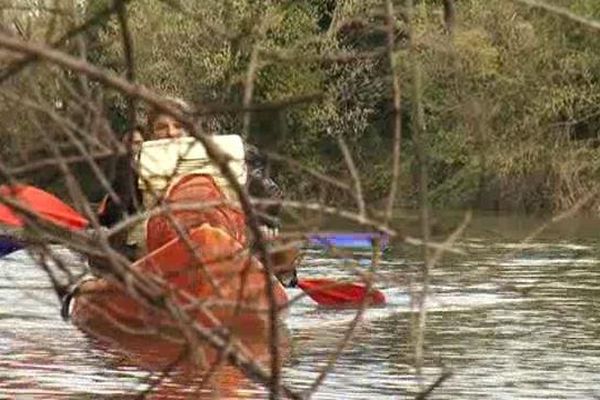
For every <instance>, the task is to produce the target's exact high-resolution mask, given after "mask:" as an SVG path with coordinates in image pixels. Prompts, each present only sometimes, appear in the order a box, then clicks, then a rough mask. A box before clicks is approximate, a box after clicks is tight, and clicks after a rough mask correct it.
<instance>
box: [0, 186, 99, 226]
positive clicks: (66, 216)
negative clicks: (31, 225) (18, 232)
mask: <svg viewBox="0 0 600 400" xmlns="http://www.w3.org/2000/svg"><path fill="white" fill-rule="evenodd" d="M0 196H3V197H8V198H11V199H12V200H16V201H18V202H20V203H22V204H23V206H24V207H27V208H29V209H31V210H32V211H33V212H36V213H38V214H39V215H40V217H41V218H43V219H46V220H48V221H52V222H54V223H56V224H58V225H61V226H63V227H66V228H71V229H82V228H85V227H86V226H87V225H88V220H87V219H86V218H84V217H82V216H81V215H79V213H78V212H77V211H75V210H74V209H73V208H71V207H69V206H68V205H67V204H65V203H64V202H63V201H62V200H60V199H59V198H57V197H56V196H54V195H52V194H50V193H48V192H45V191H43V190H41V189H38V188H36V187H34V186H29V185H14V186H8V185H2V186H0ZM0 223H2V224H5V225H9V226H15V227H21V226H23V220H22V219H21V218H20V217H19V215H18V214H16V213H15V212H14V211H13V210H12V209H11V208H10V207H8V206H6V205H4V204H0Z"/></svg>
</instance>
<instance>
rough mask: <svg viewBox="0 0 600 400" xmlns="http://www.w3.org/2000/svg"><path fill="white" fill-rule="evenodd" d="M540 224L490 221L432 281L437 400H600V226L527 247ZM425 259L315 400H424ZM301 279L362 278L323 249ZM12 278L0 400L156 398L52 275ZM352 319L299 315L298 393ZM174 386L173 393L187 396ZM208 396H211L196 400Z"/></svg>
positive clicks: (253, 392)
mask: <svg viewBox="0 0 600 400" xmlns="http://www.w3.org/2000/svg"><path fill="white" fill-rule="evenodd" d="M541 222H543V221H541V220H535V219H528V218H516V217H478V218H476V219H475V220H474V221H473V223H472V224H471V227H470V228H469V229H468V231H467V232H466V234H465V236H464V237H463V238H462V239H461V240H460V242H459V243H458V248H460V249H461V250H463V251H464V252H465V254H464V255H451V256H449V257H446V258H444V259H443V260H442V262H441V263H440V264H439V265H438V266H437V268H436V269H435V271H434V272H433V277H432V279H433V281H432V290H431V291H432V295H431V298H430V299H429V301H428V305H429V307H428V308H429V316H428V321H427V334H426V361H425V367H424V371H423V373H424V381H425V383H430V382H432V381H433V380H435V378H436V377H437V376H439V375H440V374H441V373H442V372H443V371H446V370H450V371H452V373H453V375H452V377H451V378H450V379H448V380H447V381H446V382H445V383H444V384H443V386H442V387H441V388H439V389H438V390H436V391H435V393H434V394H433V395H432V397H431V398H434V399H450V398H452V399H457V398H460V399H480V398H492V399H517V398H518V399H527V398H536V399H540V398H548V399H549V398H552V399H558V398H568V399H590V398H600V379H598V376H600V341H599V340H598V339H599V338H600V323H599V322H600V321H599V320H600V311H599V310H600V309H599V308H598V307H597V306H598V302H599V301H600V297H599V296H598V295H599V294H600V293H598V292H599V283H600V234H599V233H600V220H598V219H593V218H585V219H575V220H570V221H566V222H564V223H561V224H560V225H559V226H553V227H551V229H549V230H548V231H546V232H544V233H543V234H542V235H541V236H540V237H538V238H536V239H534V240H533V241H532V242H530V243H528V244H525V245H524V244H521V243H520V240H521V239H522V238H523V237H525V236H527V234H528V233H529V232H531V231H532V230H533V229H535V228H536V227H537V226H539V224H540V223H541ZM63 253H64V254H65V255H66V252H64V251H63ZM418 254H419V253H418V251H416V250H415V249H410V248H407V247H405V246H404V245H401V244H395V245H394V248H393V249H392V251H390V252H388V253H386V255H385V257H384V261H383V263H382V266H381V281H380V283H379V284H378V287H380V288H382V289H383V290H384V292H385V293H386V295H387V297H388V304H387V305H386V306H385V307H382V308H377V309H371V310H369V311H368V312H367V313H366V314H365V316H364V320H363V322H362V323H361V325H360V328H359V329H358V330H357V332H356V335H355V336H354V338H353V340H352V342H351V344H350V346H349V348H348V349H347V350H346V351H345V352H344V353H343V355H342V357H341V358H340V360H339V361H338V364H337V366H336V368H335V369H334V370H333V371H332V373H331V374H330V375H329V376H328V378H327V379H326V380H325V382H324V384H323V386H322V387H321V388H320V390H319V391H318V392H317V393H316V394H315V396H314V398H317V399H364V398H383V399H385V398H390V399H392V398H398V397H405V396H407V395H409V394H411V393H414V391H416V390H418V388H419V380H418V379H417V378H416V376H415V371H414V368H413V367H412V366H411V365H412V361H411V360H412V358H411V357H412V353H413V351H412V348H411V345H410V328H409V326H410V325H409V324H410V320H411V317H412V316H413V313H412V312H411V309H410V301H409V300H410V296H409V288H408V286H409V285H408V282H410V280H411V279H410V277H411V276H413V275H414V274H415V271H416V270H417V269H418V267H419V265H420V262H419V257H418ZM66 256H67V257H71V259H72V260H73V261H72V262H73V263H76V262H77V261H76V259H75V258H73V257H72V256H69V255H66ZM365 257H366V255H365ZM301 273H302V274H303V275H312V276H318V275H320V276H327V277H347V276H349V275H350V270H349V268H348V267H347V266H344V265H343V263H342V262H340V261H339V260H335V259H332V258H330V257H329V256H327V255H326V254H323V253H321V252H319V251H312V252H310V253H309V254H308V256H307V257H306V259H305V261H304V265H303V269H302V270H301ZM0 276H1V279H0V398H11V399H12V398H17V399H20V398H23V399H49V398H52V399H67V398H68V399H92V398H93V399H121V398H135V397H136V396H139V394H140V393H143V392H144V391H145V390H146V389H147V388H148V384H149V383H148V382H149V381H148V377H149V373H148V372H147V371H144V370H142V369H139V368H136V367H135V366H132V365H129V364H128V363H126V362H123V359H122V357H121V356H120V355H119V354H118V353H113V352H109V351H104V350H101V348H100V347H99V346H98V345H97V343H95V342H94V341H93V340H91V339H89V338H87V337H86V336H85V335H84V334H82V333H81V332H80V331H79V330H77V329H76V328H74V327H73V326H71V325H70V324H68V323H65V322H63V321H62V320H61V319H60V317H59V314H58V306H57V301H56V298H55V295H54V293H53V292H52V289H51V288H50V286H49V284H48V283H47V281H46V279H45V276H44V274H43V272H41V271H40V270H39V269H38V268H36V267H35V265H34V264H33V263H32V262H31V261H30V260H29V259H28V258H27V256H26V254H25V253H22V252H20V253H15V254H13V255H12V256H10V257H7V258H5V259H4V260H2V261H0ZM353 316H354V312H352V311H350V310H345V311H339V310H337V311H335V310H325V309H318V308H316V307H314V305H313V304H311V303H310V302H309V301H308V300H306V301H301V302H300V303H298V304H296V305H294V307H293V308H292V310H291V313H290V316H289V318H288V319H287V321H286V324H287V328H288V331H289V337H290V340H291V344H290V354H289V356H287V358H286V361H285V367H284V376H285V381H286V382H287V383H288V384H289V385H290V386H291V387H292V388H294V389H296V390H304V389H306V388H307V387H309V386H310V384H311V383H312V381H313V380H314V379H315V378H316V377H317V376H318V374H319V372H320V369H321V368H322V367H323V366H324V365H325V364H326V362H327V359H328V355H329V354H330V353H331V352H332V351H333V350H334V349H335V348H336V346H337V343H338V341H339V340H340V338H341V337H343V335H344V329H345V327H346V325H347V323H348V322H349V321H350V320H352V318H353ZM234 381H235V380H233V379H232V380H231V382H234ZM222 382H224V383H223V385H227V384H228V382H229V381H228V379H227V376H224V377H222ZM165 384H166V385H169V382H167V383H165ZM171 386H172V387H171V390H169V392H170V393H177V392H180V393H184V394H185V391H186V390H187V389H188V388H186V387H178V386H177V384H176V383H174V382H173V383H172V385H171ZM229 389H230V390H227V391H226V393H227V394H225V396H226V397H230V398H263V397H265V393H264V390H262V389H261V388H260V387H259V386H256V385H253V384H250V383H244V384H240V383H239V382H237V381H235V387H233V388H229ZM202 396H204V397H205V398H210V397H211V393H203V394H202V395H197V396H194V397H192V398H197V397H202ZM204 397H203V398H204Z"/></svg>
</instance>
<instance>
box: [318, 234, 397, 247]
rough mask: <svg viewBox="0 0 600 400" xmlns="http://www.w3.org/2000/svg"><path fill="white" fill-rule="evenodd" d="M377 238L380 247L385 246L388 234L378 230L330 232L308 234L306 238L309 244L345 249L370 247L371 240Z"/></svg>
mask: <svg viewBox="0 0 600 400" xmlns="http://www.w3.org/2000/svg"><path fill="white" fill-rule="evenodd" d="M376 238H379V241H380V245H381V248H382V249H385V248H387V246H388V244H389V239H390V238H389V236H388V235H386V234H384V233H378V232H361V233H356V232H331V233H316V234H313V235H310V236H309V238H308V240H309V243H310V245H311V246H317V247H339V248H346V249H370V248H371V247H372V246H373V240H374V239H376Z"/></svg>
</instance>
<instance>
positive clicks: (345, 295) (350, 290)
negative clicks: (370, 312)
mask: <svg viewBox="0 0 600 400" xmlns="http://www.w3.org/2000/svg"><path fill="white" fill-rule="evenodd" d="M298 287H300V289H302V290H303V291H304V292H306V294H307V295H308V296H309V297H310V298H312V299H313V300H314V301H316V302H317V303H318V304H319V305H323V306H360V305H361V304H362V303H363V301H365V297H366V302H367V305H381V304H385V295H384V294H383V292H381V291H380V290H377V289H374V288H371V290H370V291H368V290H367V285H365V284H364V283H358V282H336V281H334V280H331V279H299V280H298Z"/></svg>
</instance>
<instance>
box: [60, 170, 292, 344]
mask: <svg viewBox="0 0 600 400" xmlns="http://www.w3.org/2000/svg"><path fill="white" fill-rule="evenodd" d="M219 196H222V194H221V193H220V191H219V189H218V187H217V186H216V184H215V183H214V181H213V180H212V179H211V177H209V176H205V175H194V176H190V177H188V178H187V179H184V180H180V181H178V182H176V183H175V184H174V186H173V187H172V188H170V189H169V191H168V195H167V201H169V202H171V203H183V202H189V201H192V200H193V199H195V201H196V202H206V201H214V200H215V199H218V198H219ZM210 210H212V211H210ZM242 216H243V214H242V213H241V212H240V211H239V210H238V209H235V208H233V207H231V206H226V205H220V206H217V207H214V208H212V209H204V210H201V211H185V212H173V213H172V214H171V216H170V217H167V216H156V217H153V218H152V219H151V220H149V221H148V224H147V234H146V236H147V239H148V242H147V243H148V245H147V248H148V253H147V255H145V256H144V257H142V258H141V259H139V260H137V261H136V262H135V263H133V264H132V265H131V266H130V271H129V272H128V274H127V278H126V279H119V280H116V279H115V280H111V279H109V278H99V279H96V280H92V281H88V282H84V283H83V284H82V285H81V286H80V287H79V289H78V291H77V296H76V297H75V298H74V300H73V310H72V314H71V318H72V321H73V322H74V324H75V325H76V326H78V327H79V328H80V329H82V330H83V331H86V332H88V333H90V334H91V335H93V336H94V337H102V336H106V335H107V334H108V335H109V336H111V335H122V334H123V333H127V334H132V335H141V336H144V335H149V334H156V333H157V332H160V334H161V335H166V337H168V338H171V339H173V340H175V339H174V338H178V339H179V340H182V338H183V337H184V336H185V331H186V329H187V327H188V326H189V323H190V322H192V323H196V324H197V326H198V327H199V329H201V330H207V331H208V330H210V329H213V328H216V327H226V328H227V329H228V330H230V331H232V332H234V333H239V334H243V335H245V336H247V335H259V336H260V335H265V334H266V333H267V332H268V330H269V328H270V312H269V310H271V309H272V307H275V308H276V309H281V308H284V306H285V304H286V303H287V301H288V296H287V294H286V292H285V290H284V288H283V286H282V285H281V284H280V283H279V282H278V281H277V280H276V279H274V278H271V277H270V274H266V273H265V270H264V267H263V265H262V264H261V263H260V261H259V260H258V259H257V258H256V257H255V256H253V255H251V254H250V252H249V251H248V248H247V246H246V243H245V240H246V239H245V229H246V226H245V223H244V220H243V219H242V218H241V217H242ZM177 225H179V227H177ZM177 228H179V229H181V228H183V229H184V230H185V231H186V235H185V239H183V238H181V237H180V236H179V235H178V234H177ZM124 282H127V283H124ZM140 288H142V289H141V290H140ZM143 288H146V289H147V288H151V289H148V290H144V289H143ZM269 289H270V290H271V291H272V296H269ZM106 326H111V327H112V329H108V330H106V329H105V327H106ZM107 331H108V332H107ZM109 339H110V338H109Z"/></svg>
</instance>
